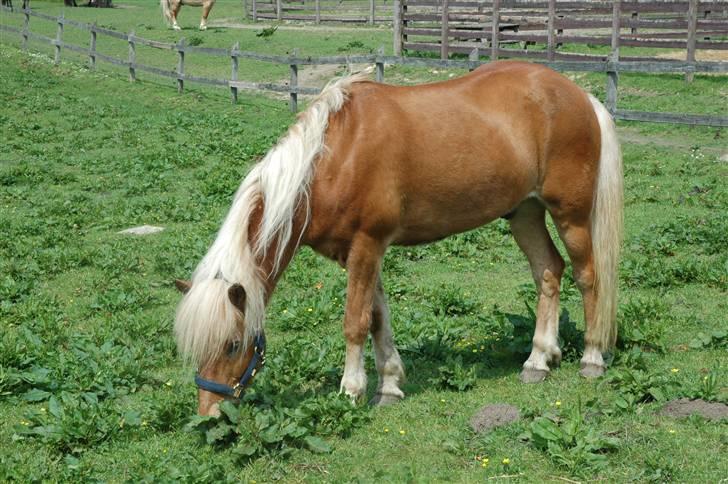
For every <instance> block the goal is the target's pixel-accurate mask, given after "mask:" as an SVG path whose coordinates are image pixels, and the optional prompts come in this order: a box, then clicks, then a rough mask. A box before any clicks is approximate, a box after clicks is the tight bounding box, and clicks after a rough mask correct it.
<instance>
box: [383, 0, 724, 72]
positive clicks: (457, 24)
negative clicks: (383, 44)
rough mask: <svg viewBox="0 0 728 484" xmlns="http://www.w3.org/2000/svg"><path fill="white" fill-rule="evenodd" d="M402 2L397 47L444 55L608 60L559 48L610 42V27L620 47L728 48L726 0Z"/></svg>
mask: <svg viewBox="0 0 728 484" xmlns="http://www.w3.org/2000/svg"><path fill="white" fill-rule="evenodd" d="M400 1H401V3H402V5H401V6H400V8H399V9H395V11H394V12H395V20H394V21H395V24H396V25H397V27H396V29H395V30H396V32H397V35H396V36H395V51H396V52H400V51H403V50H404V51H410V52H440V53H441V58H443V59H445V58H447V56H448V55H449V54H451V53H459V54H469V53H470V52H471V51H472V50H473V49H474V48H478V49H479V51H480V52H483V53H484V54H485V53H486V51H487V50H488V47H490V49H489V50H490V52H491V53H490V56H491V58H492V59H496V58H499V57H508V58H528V59H544V60H570V59H576V60H585V59H599V60H606V59H607V58H611V57H613V54H597V55H595V54H583V53H575V52H564V51H563V50H561V49H560V47H562V46H563V45H565V44H571V45H590V46H611V45H612V44H613V41H612V34H613V32H614V31H615V29H616V30H617V31H618V32H619V43H620V45H621V46H624V47H643V48H656V49H684V50H686V51H687V56H686V59H685V60H687V61H694V60H695V57H694V56H695V51H696V50H701V49H716V50H728V1H724V0H714V1H698V0H689V1H684V0H683V1H664V0H663V1H634V0H630V1H613V2H604V1H556V0H548V1H524V0H493V1H471V0H400ZM617 4H618V5H619V14H618V17H617V18H615V17H614V15H615V13H614V12H615V11H614V6H615V5H617ZM617 19H618V22H617V21H615V20H617ZM623 30H625V31H626V32H624V33H622V31H623ZM585 31H587V32H585ZM716 37H718V39H716ZM652 59H654V57H647V56H645V55H642V56H639V55H633V56H627V57H624V56H623V57H622V60H635V61H639V60H652Z"/></svg>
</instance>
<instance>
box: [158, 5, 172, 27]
mask: <svg viewBox="0 0 728 484" xmlns="http://www.w3.org/2000/svg"><path fill="white" fill-rule="evenodd" d="M159 5H160V6H161V7H162V16H164V20H165V21H166V22H167V24H169V25H171V24H172V12H171V10H170V6H169V0H159Z"/></svg>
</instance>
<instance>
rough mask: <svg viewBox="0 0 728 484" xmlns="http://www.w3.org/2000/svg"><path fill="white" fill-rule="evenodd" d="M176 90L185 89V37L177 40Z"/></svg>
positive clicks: (180, 91)
mask: <svg viewBox="0 0 728 484" xmlns="http://www.w3.org/2000/svg"><path fill="white" fill-rule="evenodd" d="M176 47H177V56H178V57H177V92H179V93H182V91H184V89H185V39H184V37H183V38H181V39H179V42H177V46H176Z"/></svg>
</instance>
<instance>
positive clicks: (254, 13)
mask: <svg viewBox="0 0 728 484" xmlns="http://www.w3.org/2000/svg"><path fill="white" fill-rule="evenodd" d="M252 2H253V6H252V12H250V13H251V15H252V16H253V22H257V21H258V2H257V1H256V0H252Z"/></svg>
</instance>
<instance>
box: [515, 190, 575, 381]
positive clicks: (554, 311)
mask: <svg viewBox="0 0 728 484" xmlns="http://www.w3.org/2000/svg"><path fill="white" fill-rule="evenodd" d="M545 212H546V209H545V208H544V207H543V206H542V205H541V204H540V203H539V202H538V201H537V200H533V199H531V200H526V201H525V202H523V203H522V204H521V205H520V206H519V207H518V209H517V210H516V212H515V214H514V215H513V216H512V217H511V219H510V223H511V232H512V233H513V237H514V238H515V239H516V243H517V244H518V247H520V248H521V250H522V251H523V253H524V254H526V257H528V262H529V263H530V264H531V273H532V274H533V280H534V281H535V282H536V289H537V291H538V310H537V318H536V331H535V332H534V334H533V349H532V350H531V355H530V356H529V357H528V360H526V362H525V363H524V364H523V371H522V372H521V380H522V381H523V382H525V383H536V382H540V381H542V380H543V379H544V378H546V376H547V375H548V373H549V365H550V364H551V365H558V364H559V362H560V361H561V350H560V349H559V288H560V284H561V274H562V273H563V271H564V260H563V259H562V258H561V255H559V252H558V251H557V250H556V247H555V246H554V243H553V241H552V240H551V236H550V235H549V233H548V230H547V229H546V221H545Z"/></svg>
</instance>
